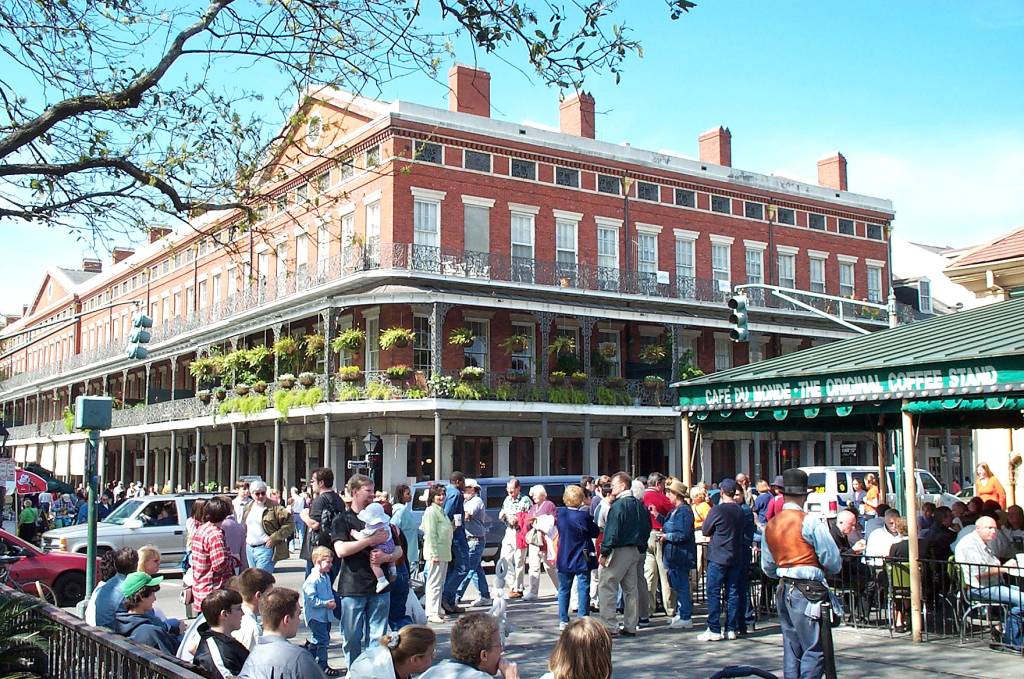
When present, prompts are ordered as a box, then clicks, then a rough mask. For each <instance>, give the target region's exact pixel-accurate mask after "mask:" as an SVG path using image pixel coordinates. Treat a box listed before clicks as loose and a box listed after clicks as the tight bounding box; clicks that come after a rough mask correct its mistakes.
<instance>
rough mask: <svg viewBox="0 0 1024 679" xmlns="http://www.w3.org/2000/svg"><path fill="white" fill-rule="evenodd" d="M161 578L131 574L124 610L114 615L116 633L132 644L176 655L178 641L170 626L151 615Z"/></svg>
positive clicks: (126, 587) (126, 582)
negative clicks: (129, 640) (176, 641)
mask: <svg viewBox="0 0 1024 679" xmlns="http://www.w3.org/2000/svg"><path fill="white" fill-rule="evenodd" d="M161 582H163V577H161V576H156V577H154V576H151V575H149V574H148V573H143V572H142V571H136V572H135V573H131V574H130V575H128V576H127V577H126V578H125V579H124V587H123V590H122V591H123V592H124V607H125V609H126V610H124V611H119V612H118V613H117V614H116V615H115V616H114V631H115V632H117V633H118V634H120V635H122V636H125V637H128V638H129V639H131V640H132V641H135V642H137V643H140V644H145V645H147V646H152V647H153V648H156V649H159V650H161V651H163V652H164V653H167V654H168V655H174V653H175V651H176V650H177V649H176V648H175V643H174V640H173V639H171V635H170V634H168V632H167V626H166V625H164V624H163V623H161V622H160V621H159V620H158V619H156V618H154V617H151V616H149V615H147V613H149V611H151V610H152V609H153V604H154V603H156V593H157V592H159V591H160V583H161Z"/></svg>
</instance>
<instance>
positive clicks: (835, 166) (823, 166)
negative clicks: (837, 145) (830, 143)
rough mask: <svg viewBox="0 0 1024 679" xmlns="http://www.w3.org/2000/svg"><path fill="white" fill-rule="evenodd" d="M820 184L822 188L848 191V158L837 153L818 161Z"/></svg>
mask: <svg viewBox="0 0 1024 679" xmlns="http://www.w3.org/2000/svg"><path fill="white" fill-rule="evenodd" d="M818 183H819V184H821V185H822V186H827V187H829V188H833V189H838V190H839V191H847V190H849V189H847V188H846V187H847V183H846V156H844V155H843V154H842V153H840V152H839V151H836V152H835V153H834V154H832V155H831V156H826V157H824V158H822V159H821V160H819V161H818Z"/></svg>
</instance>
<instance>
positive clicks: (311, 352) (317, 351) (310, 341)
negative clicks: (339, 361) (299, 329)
mask: <svg viewBox="0 0 1024 679" xmlns="http://www.w3.org/2000/svg"><path fill="white" fill-rule="evenodd" d="M302 344H303V346H304V347H305V354H306V358H308V359H312V360H314V361H315V360H317V359H318V358H320V356H321V355H322V354H323V353H324V336H323V335H321V334H320V333H313V334H312V335H306V337H305V339H303V341H302Z"/></svg>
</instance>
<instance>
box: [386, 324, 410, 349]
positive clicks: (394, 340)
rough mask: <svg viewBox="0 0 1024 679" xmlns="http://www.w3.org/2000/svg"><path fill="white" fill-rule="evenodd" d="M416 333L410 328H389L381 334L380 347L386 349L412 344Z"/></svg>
mask: <svg viewBox="0 0 1024 679" xmlns="http://www.w3.org/2000/svg"><path fill="white" fill-rule="evenodd" d="M414 339H416V334H415V333H414V332H413V331H412V330H409V329H408V328H388V329H387V330H385V331H384V332H382V333H381V334H380V348H381V349H382V350H384V351H387V350H388V349H394V348H398V349H401V348H404V347H407V346H409V345H410V344H412V341H413V340H414Z"/></svg>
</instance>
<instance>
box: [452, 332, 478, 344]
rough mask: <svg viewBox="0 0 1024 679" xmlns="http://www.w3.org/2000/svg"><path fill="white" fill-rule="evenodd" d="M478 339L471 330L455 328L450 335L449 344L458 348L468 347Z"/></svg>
mask: <svg viewBox="0 0 1024 679" xmlns="http://www.w3.org/2000/svg"><path fill="white" fill-rule="evenodd" d="M474 339H476V337H474V336H473V331H472V330H470V329H469V328H455V329H453V330H452V331H451V332H450V333H449V334H448V344H451V345H452V346H456V347H468V346H469V345H470V344H472V343H473V340H474Z"/></svg>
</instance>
